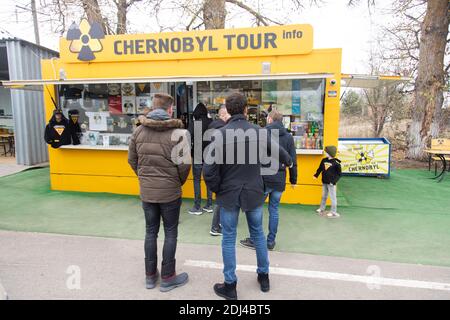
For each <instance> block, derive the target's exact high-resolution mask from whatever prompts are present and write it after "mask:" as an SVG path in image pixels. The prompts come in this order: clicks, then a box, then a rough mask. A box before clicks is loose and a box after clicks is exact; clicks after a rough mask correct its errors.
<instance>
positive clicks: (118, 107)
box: [108, 96, 122, 114]
mask: <svg viewBox="0 0 450 320" xmlns="http://www.w3.org/2000/svg"><path fill="white" fill-rule="evenodd" d="M108 106H109V112H110V113H111V114H122V97H121V96H110V97H109V98H108Z"/></svg>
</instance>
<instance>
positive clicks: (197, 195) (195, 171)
mask: <svg viewBox="0 0 450 320" xmlns="http://www.w3.org/2000/svg"><path fill="white" fill-rule="evenodd" d="M202 169H203V165H202V164H193V165H192V176H193V177H194V205H195V207H196V208H197V209H200V208H201V206H202V189H201V183H200V182H201V178H202ZM206 197H207V200H206V206H208V207H209V206H212V192H211V191H210V190H209V188H208V187H206Z"/></svg>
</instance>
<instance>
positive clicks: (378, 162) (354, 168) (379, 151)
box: [338, 140, 390, 175]
mask: <svg viewBox="0 0 450 320" xmlns="http://www.w3.org/2000/svg"><path fill="white" fill-rule="evenodd" d="M338 149H339V154H338V158H339V160H341V167H342V173H346V174H358V175H389V171H390V145H389V144H388V143H383V142H382V141H381V140H379V141H376V142H375V143H374V141H364V140H362V141H354V142H352V141H341V140H340V141H339V148H338Z"/></svg>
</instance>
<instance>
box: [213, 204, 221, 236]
mask: <svg viewBox="0 0 450 320" xmlns="http://www.w3.org/2000/svg"><path fill="white" fill-rule="evenodd" d="M213 212H214V213H213V218H212V223H211V229H214V230H218V229H219V228H220V207H219V206H218V205H217V204H216V205H214V211H213Z"/></svg>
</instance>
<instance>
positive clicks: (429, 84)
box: [406, 0, 450, 160]
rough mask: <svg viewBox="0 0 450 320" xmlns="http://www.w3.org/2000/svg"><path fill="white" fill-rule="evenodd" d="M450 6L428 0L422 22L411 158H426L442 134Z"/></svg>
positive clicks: (410, 149) (410, 148)
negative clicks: (441, 120) (429, 147)
mask: <svg viewBox="0 0 450 320" xmlns="http://www.w3.org/2000/svg"><path fill="white" fill-rule="evenodd" d="M448 5H449V2H448V0H429V1H428V3H427V11H426V14H425V18H424V20H423V22H422V28H421V36H420V47H419V67H418V72H417V78H416V90H415V97H414V98H415V101H414V111H413V113H412V123H411V126H410V129H409V133H408V150H407V154H406V156H407V158H410V159H417V160H420V159H424V158H425V154H424V152H423V150H424V149H425V148H426V147H427V145H428V144H429V140H430V138H431V137H432V136H438V135H439V133H440V126H439V125H436V123H438V122H439V115H440V113H441V111H442V110H441V109H442V102H443V88H444V84H445V82H444V55H445V46H446V44H447V34H448V26H449V21H450V14H449V10H448ZM433 122H435V124H434V125H433V126H432V123H433ZM432 127H433V128H432Z"/></svg>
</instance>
